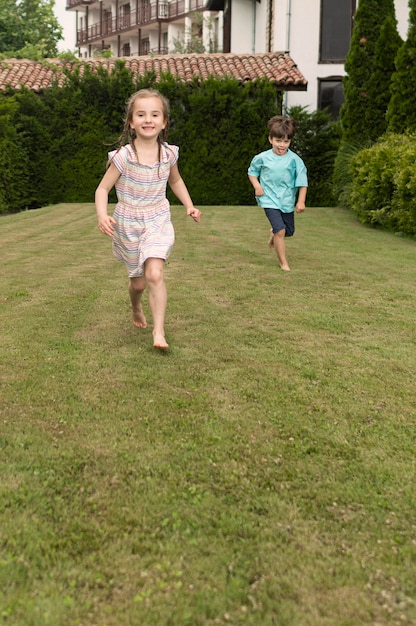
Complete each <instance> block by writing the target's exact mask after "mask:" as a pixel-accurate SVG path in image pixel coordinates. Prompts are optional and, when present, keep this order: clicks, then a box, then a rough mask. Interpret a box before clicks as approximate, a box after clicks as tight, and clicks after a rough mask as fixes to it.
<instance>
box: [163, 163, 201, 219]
mask: <svg viewBox="0 0 416 626" xmlns="http://www.w3.org/2000/svg"><path fill="white" fill-rule="evenodd" d="M168 180H169V186H170V188H171V189H172V191H173V193H174V194H175V196H176V197H177V198H178V200H179V202H181V203H182V204H183V206H184V207H185V209H186V214H187V215H189V216H190V217H192V218H193V219H194V220H195V222H199V220H200V219H201V211H200V210H199V209H196V208H195V207H194V203H193V202H192V199H191V196H190V195H189V192H188V189H187V187H186V185H185V183H184V181H183V178H182V176H181V175H180V173H179V168H178V164H177V163H175V165H173V166H172V167H171V168H170V174H169V179H168Z"/></svg>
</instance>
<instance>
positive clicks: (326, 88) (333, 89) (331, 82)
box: [318, 76, 344, 120]
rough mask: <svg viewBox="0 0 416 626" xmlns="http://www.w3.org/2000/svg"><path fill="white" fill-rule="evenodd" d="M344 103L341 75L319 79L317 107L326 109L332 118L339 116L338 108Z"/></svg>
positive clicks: (335, 118)
mask: <svg viewBox="0 0 416 626" xmlns="http://www.w3.org/2000/svg"><path fill="white" fill-rule="evenodd" d="M343 103H344V85H343V82H342V77H338V76H334V77H331V78H325V79H320V80H319V88H318V109H327V110H328V111H329V113H330V114H331V116H332V118H333V119H334V120H337V119H338V118H339V110H340V108H341V106H342V105H343Z"/></svg>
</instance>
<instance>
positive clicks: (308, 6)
mask: <svg viewBox="0 0 416 626" xmlns="http://www.w3.org/2000/svg"><path fill="white" fill-rule="evenodd" d="M275 1H276V3H277V5H279V4H280V5H283V4H284V5H286V7H287V6H289V5H291V20H290V22H291V25H290V45H289V50H290V54H291V57H292V58H293V60H294V61H295V62H296V63H297V65H298V67H299V69H300V71H301V72H302V74H303V75H304V76H305V77H306V79H307V80H308V90H307V91H306V92H287V94H286V98H285V104H286V106H289V107H290V106H293V105H295V104H296V105H301V106H307V107H308V108H309V110H310V111H314V110H315V109H316V108H317V105H318V79H322V78H329V77H331V76H344V74H345V71H344V65H343V64H342V65H341V64H336V63H335V64H327V63H325V64H324V63H318V54H319V28H320V24H319V20H320V0H308V2H307V3H306V2H305V0H275ZM395 9H396V18H397V22H398V30H399V33H400V35H401V37H402V38H403V39H405V38H406V35H407V28H408V16H409V8H408V0H395ZM286 25H287V24H286ZM275 28H276V30H277V31H279V26H278V24H276V26H275ZM280 37H282V35H280ZM280 41H282V39H280Z"/></svg>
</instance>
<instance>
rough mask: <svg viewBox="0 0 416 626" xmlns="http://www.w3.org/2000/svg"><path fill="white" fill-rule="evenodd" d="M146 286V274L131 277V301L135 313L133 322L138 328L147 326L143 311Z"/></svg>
mask: <svg viewBox="0 0 416 626" xmlns="http://www.w3.org/2000/svg"><path fill="white" fill-rule="evenodd" d="M145 288H146V279H145V277H144V276H136V277H134V278H130V283H129V296H130V302H131V310H132V313H133V324H134V325H135V326H137V328H147V321H146V317H145V315H144V313H143V309H142V305H141V298H142V295H143V291H144V290H145Z"/></svg>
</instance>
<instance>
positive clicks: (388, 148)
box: [348, 134, 416, 235]
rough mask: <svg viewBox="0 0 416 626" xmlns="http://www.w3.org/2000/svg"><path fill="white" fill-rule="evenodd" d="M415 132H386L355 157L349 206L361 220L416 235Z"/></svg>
mask: <svg viewBox="0 0 416 626" xmlns="http://www.w3.org/2000/svg"><path fill="white" fill-rule="evenodd" d="M415 160H416V142H415V136H414V135H394V134H390V135H385V136H384V137H383V138H382V139H380V140H379V141H378V142H377V143H376V144H375V145H374V146H372V147H371V148H366V149H364V150H361V151H360V152H358V153H357V154H356V156H355V157H353V158H352V159H351V162H350V174H351V181H352V182H351V184H350V187H349V192H348V206H349V207H350V208H351V209H352V210H353V211H354V212H355V213H356V214H357V216H358V218H359V220H360V221H361V222H363V223H366V224H371V225H373V226H381V227H383V228H386V229H388V230H393V231H396V232H401V233H405V234H408V235H416V174H415V171H414V162H415Z"/></svg>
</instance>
